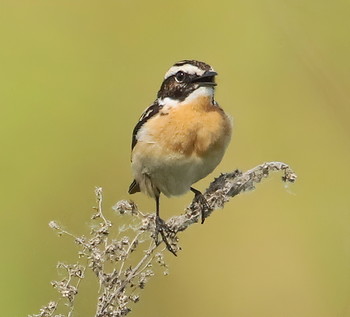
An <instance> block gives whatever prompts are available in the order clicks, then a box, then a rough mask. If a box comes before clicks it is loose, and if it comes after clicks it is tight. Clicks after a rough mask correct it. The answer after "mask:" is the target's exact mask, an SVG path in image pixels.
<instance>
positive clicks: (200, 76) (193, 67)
mask: <svg viewBox="0 0 350 317" xmlns="http://www.w3.org/2000/svg"><path fill="white" fill-rule="evenodd" d="M216 75H217V73H216V72H215V71H214V69H213V68H212V67H211V66H210V65H208V64H206V63H203V62H200V61H196V60H183V61H180V62H177V63H175V64H174V65H173V66H172V67H171V68H170V69H169V70H168V71H167V73H166V74H165V77H164V80H163V83H162V85H161V87H160V89H159V91H158V94H157V99H156V100H155V101H154V102H153V104H152V105H151V106H149V107H148V108H147V109H146V110H145V111H144V112H143V114H142V115H141V117H140V119H139V121H138V122H137V124H136V126H135V128H134V130H133V133H132V145H131V148H132V154H131V166H132V171H133V176H134V181H133V182H132V184H131V185H130V187H129V193H130V194H134V193H136V192H140V191H141V192H143V193H145V194H147V195H148V196H150V197H152V198H154V199H155V201H156V238H155V239H156V241H158V240H157V236H158V232H160V233H161V234H162V230H163V229H164V221H163V220H162V219H161V218H160V216H159V196H160V194H161V193H163V194H164V195H165V196H167V197H170V196H179V195H182V194H185V193H186V192H187V191H189V190H191V191H192V192H194V193H195V196H196V198H198V201H199V202H202V203H203V201H204V204H205V203H206V201H205V198H204V196H203V195H202V194H201V193H200V191H198V190H196V189H194V188H193V187H192V184H194V183H196V182H197V181H199V180H200V179H202V178H204V177H205V176H207V175H208V174H209V173H211V172H212V171H213V170H214V169H215V167H216V166H217V165H218V164H219V163H220V161H221V159H222V157H223V155H224V153H225V150H226V148H227V146H228V144H229V142H230V139H231V132H232V121H231V119H230V117H228V116H227V115H226V114H225V112H224V110H223V109H222V108H221V107H220V106H219V105H218V103H217V102H216V101H215V99H214V88H215V86H216V83H215V77H216ZM202 210H203V209H202ZM203 221H204V214H203V212H202V223H203ZM162 237H163V240H164V235H163V234H162ZM164 242H165V243H166V244H167V247H168V249H169V245H168V243H167V241H164ZM170 251H172V250H170ZM173 253H174V252H173Z"/></svg>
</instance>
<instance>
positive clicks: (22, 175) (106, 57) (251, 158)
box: [0, 0, 350, 317]
mask: <svg viewBox="0 0 350 317" xmlns="http://www.w3.org/2000/svg"><path fill="white" fill-rule="evenodd" d="M349 16H350V3H349V1H342V0H336V1H324V0H321V1H320V0H307V1H305V0H245V1H243V0H231V1H229V0H227V1H215V2H213V1H204V0H203V1H184V0H178V1H161V0H150V1H136V0H135V1H126V0H125V1H120V0H106V1H92V0H76V1H71V0H70V1H68V0H50V1H47V0H41V1H39V0H26V1H24V0H22V1H20V0H1V1H0V26H1V27H0V41H1V49H0V61H1V62H0V106H1V116H0V120H1V122H0V129H1V134H0V144H1V164H0V171H1V172H0V175H1V182H0V186H1V188H0V193H1V194H0V195H1V222H0V230H1V241H2V252H1V263H0V275H1V291H0V292H1V294H0V298H1V303H2V304H1V309H2V313H1V314H2V316H26V315H27V314H29V313H35V312H37V311H38V309H39V308H40V306H41V305H43V304H46V303H47V302H48V301H49V300H50V299H56V298H57V297H56V294H55V291H54V290H53V289H52V288H51V286H50V285H49V282H50V281H51V280H53V279H57V270H56V268H55V265H56V263H57V261H66V262H69V261H74V259H75V252H76V247H75V246H74V244H73V243H71V242H70V241H69V240H68V239H66V238H57V235H56V234H55V233H54V232H52V230H51V229H49V228H48V225H47V224H48V222H49V221H50V220H52V219H55V220H57V221H59V222H60V223H62V224H64V225H65V227H66V228H69V229H70V230H71V231H73V232H74V233H77V234H79V233H85V232H86V231H87V230H88V225H89V220H88V219H89V216H90V213H91V206H93V205H94V195H93V190H94V186H96V185H98V186H102V187H103V188H104V197H105V199H104V206H105V210H107V211H108V212H107V215H108V216H110V217H112V220H113V219H115V220H116V219H117V218H113V215H112V213H111V206H112V205H113V204H114V203H115V202H117V201H118V200H120V199H128V198H132V199H134V200H135V201H136V202H137V203H138V204H139V206H140V208H141V209H142V210H145V211H149V212H151V211H152V210H153V208H154V203H153V201H152V200H150V199H148V198H146V197H145V196H143V195H142V194H138V195H134V196H132V197H131V196H128V194H127V188H128V185H129V183H130V181H131V180H132V178H131V172H130V167H129V166H130V163H129V159H130V139H131V131H132V129H133V126H134V124H135V123H136V121H137V120H138V117H139V115H140V114H141V112H142V111H143V110H144V109H145V108H146V107H147V106H148V105H149V104H150V103H151V102H152V101H153V100H154V98H155V96H156V92H157V90H158V88H159V86H160V84H161V81H162V78H163V77H162V76H163V75H164V73H165V72H166V71H167V69H168V68H169V67H170V66H171V65H172V64H173V63H174V62H176V61H178V60H181V59H188V58H189V59H199V60H203V61H206V62H207V63H209V64H211V65H213V67H214V68H215V70H217V71H218V73H219V76H218V80H217V81H218V89H217V94H216V99H217V101H218V102H219V103H220V105H221V106H222V107H223V108H224V109H225V110H226V111H227V112H228V113H230V114H231V115H232V116H233V117H234V122H235V127H234V137H233V139H232V142H231V144H230V146H229V149H228V151H227V153H226V156H225V158H224V160H223V162H222V163H221V165H220V166H219V167H218V168H217V169H216V171H215V173H214V174H213V175H211V176H209V177H208V178H207V179H205V180H203V181H201V182H200V183H199V184H198V185H197V188H199V189H202V190H203V189H204V188H205V187H206V185H207V184H208V183H209V181H211V180H212V178H213V177H214V176H215V174H218V173H219V172H224V171H230V170H233V169H235V168H240V169H244V170H246V169H249V168H251V167H253V166H255V165H257V164H260V163H262V162H264V161H271V160H280V161H284V162H286V163H288V164H290V165H291V166H292V167H293V168H294V169H295V171H296V172H297V174H298V176H299V179H298V181H297V183H296V184H295V185H292V186H288V187H287V188H285V186H284V185H283V184H282V183H281V181H280V175H276V176H274V177H273V178H271V179H269V180H267V181H266V182H264V183H263V184H261V185H259V186H258V188H257V190H256V191H254V192H252V193H247V194H244V195H241V196H239V197H237V198H235V199H234V200H232V201H231V202H230V203H229V204H227V206H226V208H225V209H224V210H222V211H218V212H215V213H214V215H213V216H212V217H210V218H209V219H207V221H206V223H205V225H203V226H201V225H195V226H193V227H192V228H191V230H188V232H185V233H184V234H182V235H181V236H180V238H181V245H182V247H183V251H182V252H181V253H180V254H179V256H178V258H175V257H173V256H172V255H170V254H169V255H167V261H168V264H169V265H170V275H169V276H166V277H163V276H161V275H160V276H157V277H155V278H154V279H152V280H151V282H150V283H148V284H147V287H146V289H145V290H144V291H143V292H142V293H141V301H140V302H139V303H138V304H136V305H135V306H134V311H133V313H132V314H131V315H132V316H143V317H147V316H149V317H151V316H152V317H153V316H168V317H173V316H174V317H175V316H203V317H209V316H239V317H265V316H266V317H281V316H283V317H288V316H290V317H295V316H298V317H304V316H305V317H343V316H350V205H349V200H350V199H349V166H348V164H349V159H350V147H349V136H350V126H349V115H350V105H349V100H350V94H349V89H350V77H349V72H350V59H349V56H350V37H349V28H350V22H349V21H350V20H349ZM191 199H192V194H187V195H185V196H183V197H180V198H173V199H165V198H163V199H162V202H161V203H162V210H163V215H164V213H165V215H166V217H169V216H170V215H173V214H178V213H181V212H182V211H183V208H184V207H185V206H186V205H187V204H188V203H189V201H190V200H191ZM164 210H167V212H164ZM90 286H91V287H88V288H87V290H85V293H84V295H83V296H82V298H80V299H79V302H78V305H77V312H76V316H92V315H93V312H94V311H95V299H96V284H94V282H91V285H90Z"/></svg>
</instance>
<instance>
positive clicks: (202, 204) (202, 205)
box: [190, 187, 210, 224]
mask: <svg viewBox="0 0 350 317" xmlns="http://www.w3.org/2000/svg"><path fill="white" fill-rule="evenodd" d="M190 189H191V191H192V192H193V193H194V198H195V201H196V202H198V204H199V207H200V209H201V216H202V221H201V223H202V224H203V223H204V221H205V211H209V210H210V206H209V204H208V202H207V200H206V199H205V197H204V196H203V194H202V193H201V192H200V191H199V190H197V189H195V188H193V187H190Z"/></svg>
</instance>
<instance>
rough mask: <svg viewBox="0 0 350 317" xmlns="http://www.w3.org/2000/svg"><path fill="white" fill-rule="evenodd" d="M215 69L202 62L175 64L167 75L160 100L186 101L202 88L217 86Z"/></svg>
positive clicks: (185, 61)
mask: <svg viewBox="0 0 350 317" xmlns="http://www.w3.org/2000/svg"><path fill="white" fill-rule="evenodd" d="M216 75H217V73H216V72H215V71H214V69H213V68H212V67H211V66H210V65H208V64H206V63H204V62H200V61H196V60H183V61H180V62H177V63H175V64H174V65H173V66H172V67H171V68H170V69H169V70H168V71H167V72H166V74H165V76H164V81H163V83H162V85H161V87H160V89H159V91H158V98H160V99H164V98H171V99H174V100H178V101H183V100H185V99H186V98H187V97H188V96H189V95H190V94H191V93H192V92H194V91H195V90H197V89H198V88H200V87H211V88H213V87H214V86H216V83H215V76H216Z"/></svg>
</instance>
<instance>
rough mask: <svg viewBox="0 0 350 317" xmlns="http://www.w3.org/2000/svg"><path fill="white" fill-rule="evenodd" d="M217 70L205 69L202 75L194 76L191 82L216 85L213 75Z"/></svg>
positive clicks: (200, 84)
mask: <svg viewBox="0 0 350 317" xmlns="http://www.w3.org/2000/svg"><path fill="white" fill-rule="evenodd" d="M217 74H218V73H217V72H214V71H207V72H205V73H204V74H203V75H202V76H198V77H195V78H194V79H192V82H193V83H197V84H198V85H199V86H216V83H215V76H216V75H217Z"/></svg>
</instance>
